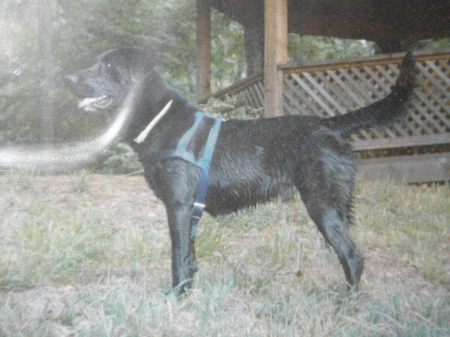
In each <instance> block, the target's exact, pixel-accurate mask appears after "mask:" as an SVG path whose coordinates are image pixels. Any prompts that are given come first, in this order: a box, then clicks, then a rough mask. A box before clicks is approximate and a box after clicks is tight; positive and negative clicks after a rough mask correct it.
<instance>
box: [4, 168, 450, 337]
mask: <svg viewBox="0 0 450 337" xmlns="http://www.w3.org/2000/svg"><path fill="white" fill-rule="evenodd" d="M0 185H1V186H2V193H1V194H0V230H1V233H2V240H1V241H0V337H4V336H8V337H9V336H58V337H59V336H62V337H65V336H89V337H91V336H94V337H95V336H127V337H132V336H170V337H178V336H180V337H181V336H205V337H206V336H208V337H210V336H217V337H219V336H239V337H240V336H249V337H250V336H251V337H253V336H255V337H256V336H332V337H334V336H336V337H338V336H339V337H350V336H373V337H375V336H376V337H378V336H379V337H381V336H383V337H384V336H408V337H422V336H423V337H425V336H426V337H439V336H448V335H450V312H449V311H450V296H449V288H450V256H449V253H448V252H449V251H450V231H449V229H450V226H449V221H448V218H449V215H450V209H449V207H448V205H449V200H450V190H449V186H448V185H440V186H402V185H396V184H393V183H392V182H378V183H368V182H363V181H359V182H358V184H357V186H358V188H357V191H356V198H355V199H356V203H355V224H354V226H353V227H352V232H353V234H354V238H355V241H356V242H357V244H358V246H359V247H361V250H362V251H363V254H364V256H365V258H366V269H365V273H364V274H363V279H362V285H361V287H362V290H361V292H360V293H359V294H357V295H349V294H348V293H347V292H346V288H345V284H344V275H343V272H342V270H341V267H340V265H339V263H338V261H337V258H336V256H335V254H334V252H333V251H332V250H331V249H330V248H329V247H328V246H327V245H326V244H325V243H324V240H323V239H322V238H321V236H320V234H319V233H318V231H317V229H316V228H315V226H314V224H313V223H312V222H311V220H310V219H309V218H308V216H307V213H306V210H305V209H304V207H303V206H302V204H301V203H300V202H299V200H298V198H297V200H294V201H292V202H289V203H287V204H281V203H279V202H273V203H271V204H268V205H264V206H258V207H256V208H253V209H250V210H247V211H245V212H242V213H239V214H236V215H231V216H226V217H221V218H212V217H209V216H206V217H205V218H204V219H202V222H201V224H200V226H199V235H198V239H197V244H196V245H197V256H198V259H199V267H200V271H199V273H198V274H197V275H196V277H195V286H194V288H193V289H192V291H191V292H190V295H189V297H187V298H186V299H183V300H180V301H177V300H176V299H175V298H173V295H170V294H169V295H166V293H167V292H168V290H169V289H170V283H171V278H170V246H169V234H168V230H167V225H166V222H165V213H164V209H163V207H162V205H161V204H160V203H159V202H157V201H156V200H155V198H154V197H153V195H152V194H151V192H150V191H149V190H148V189H147V187H146V186H145V184H144V182H143V178H141V177H129V178H125V177H112V176H108V177H106V176H96V175H88V174H86V173H83V174H81V175H79V176H70V177H64V176H59V177H35V176H30V175H27V174H21V175H16V176H1V177H0Z"/></svg>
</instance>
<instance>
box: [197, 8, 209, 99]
mask: <svg viewBox="0 0 450 337" xmlns="http://www.w3.org/2000/svg"><path fill="white" fill-rule="evenodd" d="M210 94H211V7H210V5H209V1H208V0H197V99H198V100H200V99H202V98H204V97H206V96H209V95H210Z"/></svg>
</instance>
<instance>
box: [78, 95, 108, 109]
mask: <svg viewBox="0 0 450 337" xmlns="http://www.w3.org/2000/svg"><path fill="white" fill-rule="evenodd" d="M107 97H108V96H107V95H102V96H98V97H88V98H84V99H82V100H81V101H80V102H79V103H78V109H84V110H87V111H89V110H95V108H94V107H93V106H92V105H93V104H95V103H97V102H101V101H102V100H104V99H106V98H107Z"/></svg>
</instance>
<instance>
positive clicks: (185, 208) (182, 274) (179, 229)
mask: <svg viewBox="0 0 450 337" xmlns="http://www.w3.org/2000/svg"><path fill="white" fill-rule="evenodd" d="M191 214H192V205H186V204H177V205H171V206H170V207H167V217H168V220H169V229H170V237H171V240H172V287H173V291H174V292H175V294H176V295H177V296H180V295H182V294H183V293H185V291H186V290H187V289H189V288H190V287H191V284H192V278H193V276H194V273H195V272H196V271H197V269H198V268H197V262H196V259H195V249H194V239H193V238H191V236H190V218H191Z"/></svg>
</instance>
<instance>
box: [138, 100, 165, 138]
mask: <svg viewBox="0 0 450 337" xmlns="http://www.w3.org/2000/svg"><path fill="white" fill-rule="evenodd" d="M172 102H173V99H171V100H170V101H169V102H168V103H167V104H166V105H165V106H164V108H163V109H162V110H161V111H160V112H159V113H158V114H157V115H156V116H155V117H154V118H153V119H152V120H151V121H150V123H148V125H147V127H146V128H145V129H144V130H143V131H142V132H141V133H140V134H139V136H137V137H136V138H135V139H134V141H135V142H136V143H138V144H140V143H142V142H143V141H144V140H145V138H147V136H148V134H149V133H150V131H151V130H152V129H153V128H154V127H155V125H156V124H157V123H158V122H159V121H160V120H161V118H163V117H164V115H165V114H166V113H167V111H169V109H170V107H171V105H172Z"/></svg>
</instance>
